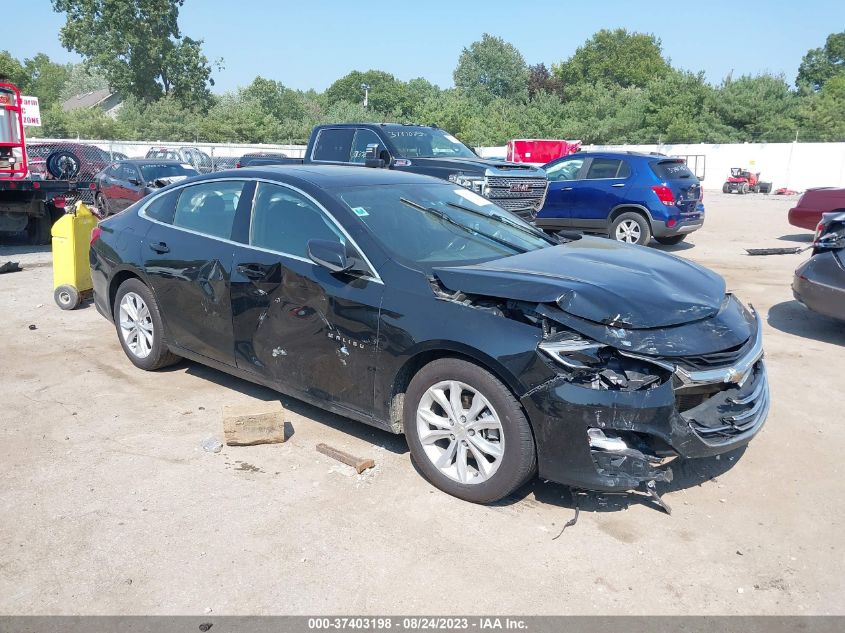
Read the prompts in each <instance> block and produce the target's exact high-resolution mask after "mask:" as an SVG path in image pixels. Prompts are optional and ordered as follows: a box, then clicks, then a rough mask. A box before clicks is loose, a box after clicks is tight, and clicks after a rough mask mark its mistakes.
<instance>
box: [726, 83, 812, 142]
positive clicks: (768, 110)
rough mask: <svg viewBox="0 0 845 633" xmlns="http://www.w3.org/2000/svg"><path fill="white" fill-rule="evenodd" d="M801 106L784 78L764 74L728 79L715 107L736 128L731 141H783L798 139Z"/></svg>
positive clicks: (727, 122)
mask: <svg viewBox="0 0 845 633" xmlns="http://www.w3.org/2000/svg"><path fill="white" fill-rule="evenodd" d="M798 106H799V101H798V95H796V94H795V93H793V92H791V91H790V90H789V86H788V85H787V83H786V81H784V79H783V77H778V76H774V75H768V74H763V75H757V76H755V77H752V76H748V75H746V76H742V77H740V78H739V79H732V80H726V81H725V82H724V83H723V84H722V86H721V88H720V89H719V91H718V94H717V96H716V100H715V107H714V109H715V111H716V113H717V114H718V115H719V117H720V118H721V120H722V122H724V123H725V124H726V125H729V126H730V127H732V128H733V129H734V130H735V132H733V133H732V136H733V139H732V140H736V141H758V142H763V141H768V142H777V141H781V142H783V141H791V140H793V139H794V138H795V131H796V130H797V129H798V120H797V119H798Z"/></svg>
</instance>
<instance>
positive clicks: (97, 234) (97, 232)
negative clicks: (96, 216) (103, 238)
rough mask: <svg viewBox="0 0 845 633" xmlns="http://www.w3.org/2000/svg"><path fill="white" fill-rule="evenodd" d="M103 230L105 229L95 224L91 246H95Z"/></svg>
mask: <svg viewBox="0 0 845 633" xmlns="http://www.w3.org/2000/svg"><path fill="white" fill-rule="evenodd" d="M102 232H103V229H101V228H100V227H99V226H95V227H94V228H93V229H92V230H91V242H90V244H89V246H94V242H96V241H97V240H98V239H100V234H101V233H102Z"/></svg>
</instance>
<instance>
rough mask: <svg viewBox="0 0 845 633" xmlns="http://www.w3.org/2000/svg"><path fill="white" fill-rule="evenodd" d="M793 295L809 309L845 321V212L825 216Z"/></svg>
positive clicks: (797, 275) (797, 277)
mask: <svg viewBox="0 0 845 633" xmlns="http://www.w3.org/2000/svg"><path fill="white" fill-rule="evenodd" d="M792 294H793V295H794V296H795V298H796V299H797V300H798V301H800V302H801V303H802V304H804V305H805V306H807V307H808V308H810V310H813V311H814V312H818V313H819V314H825V315H827V316H829V317H833V318H835V319H841V320H843V321H845V212H839V213H825V214H824V216H823V218H822V221H821V222H820V223H819V226H818V228H817V229H816V236H815V239H814V240H813V256H812V257H810V259H809V260H807V261H806V262H804V263H803V264H801V266H799V267H798V270H796V271H795V278H794V279H793V281H792Z"/></svg>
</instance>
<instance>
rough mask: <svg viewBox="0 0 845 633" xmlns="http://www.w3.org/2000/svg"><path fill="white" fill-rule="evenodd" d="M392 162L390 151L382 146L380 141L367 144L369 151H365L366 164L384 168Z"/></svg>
mask: <svg viewBox="0 0 845 633" xmlns="http://www.w3.org/2000/svg"><path fill="white" fill-rule="evenodd" d="M385 154H387V158H388V159H387V160H386V161H385V160H384V155H385ZM388 162H390V153H389V152H388V151H387V150H385V149H382V148H381V145H379V144H378V143H370V144H369V145H367V151H366V152H365V153H364V166H365V167H373V168H375V169H383V168H384V167H386V166H387V163H388Z"/></svg>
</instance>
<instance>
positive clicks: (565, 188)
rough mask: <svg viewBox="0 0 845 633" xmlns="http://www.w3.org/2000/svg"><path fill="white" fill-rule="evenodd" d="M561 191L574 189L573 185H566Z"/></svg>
mask: <svg viewBox="0 0 845 633" xmlns="http://www.w3.org/2000/svg"><path fill="white" fill-rule="evenodd" d="M561 191H572V187H564V188H563V189H561Z"/></svg>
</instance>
